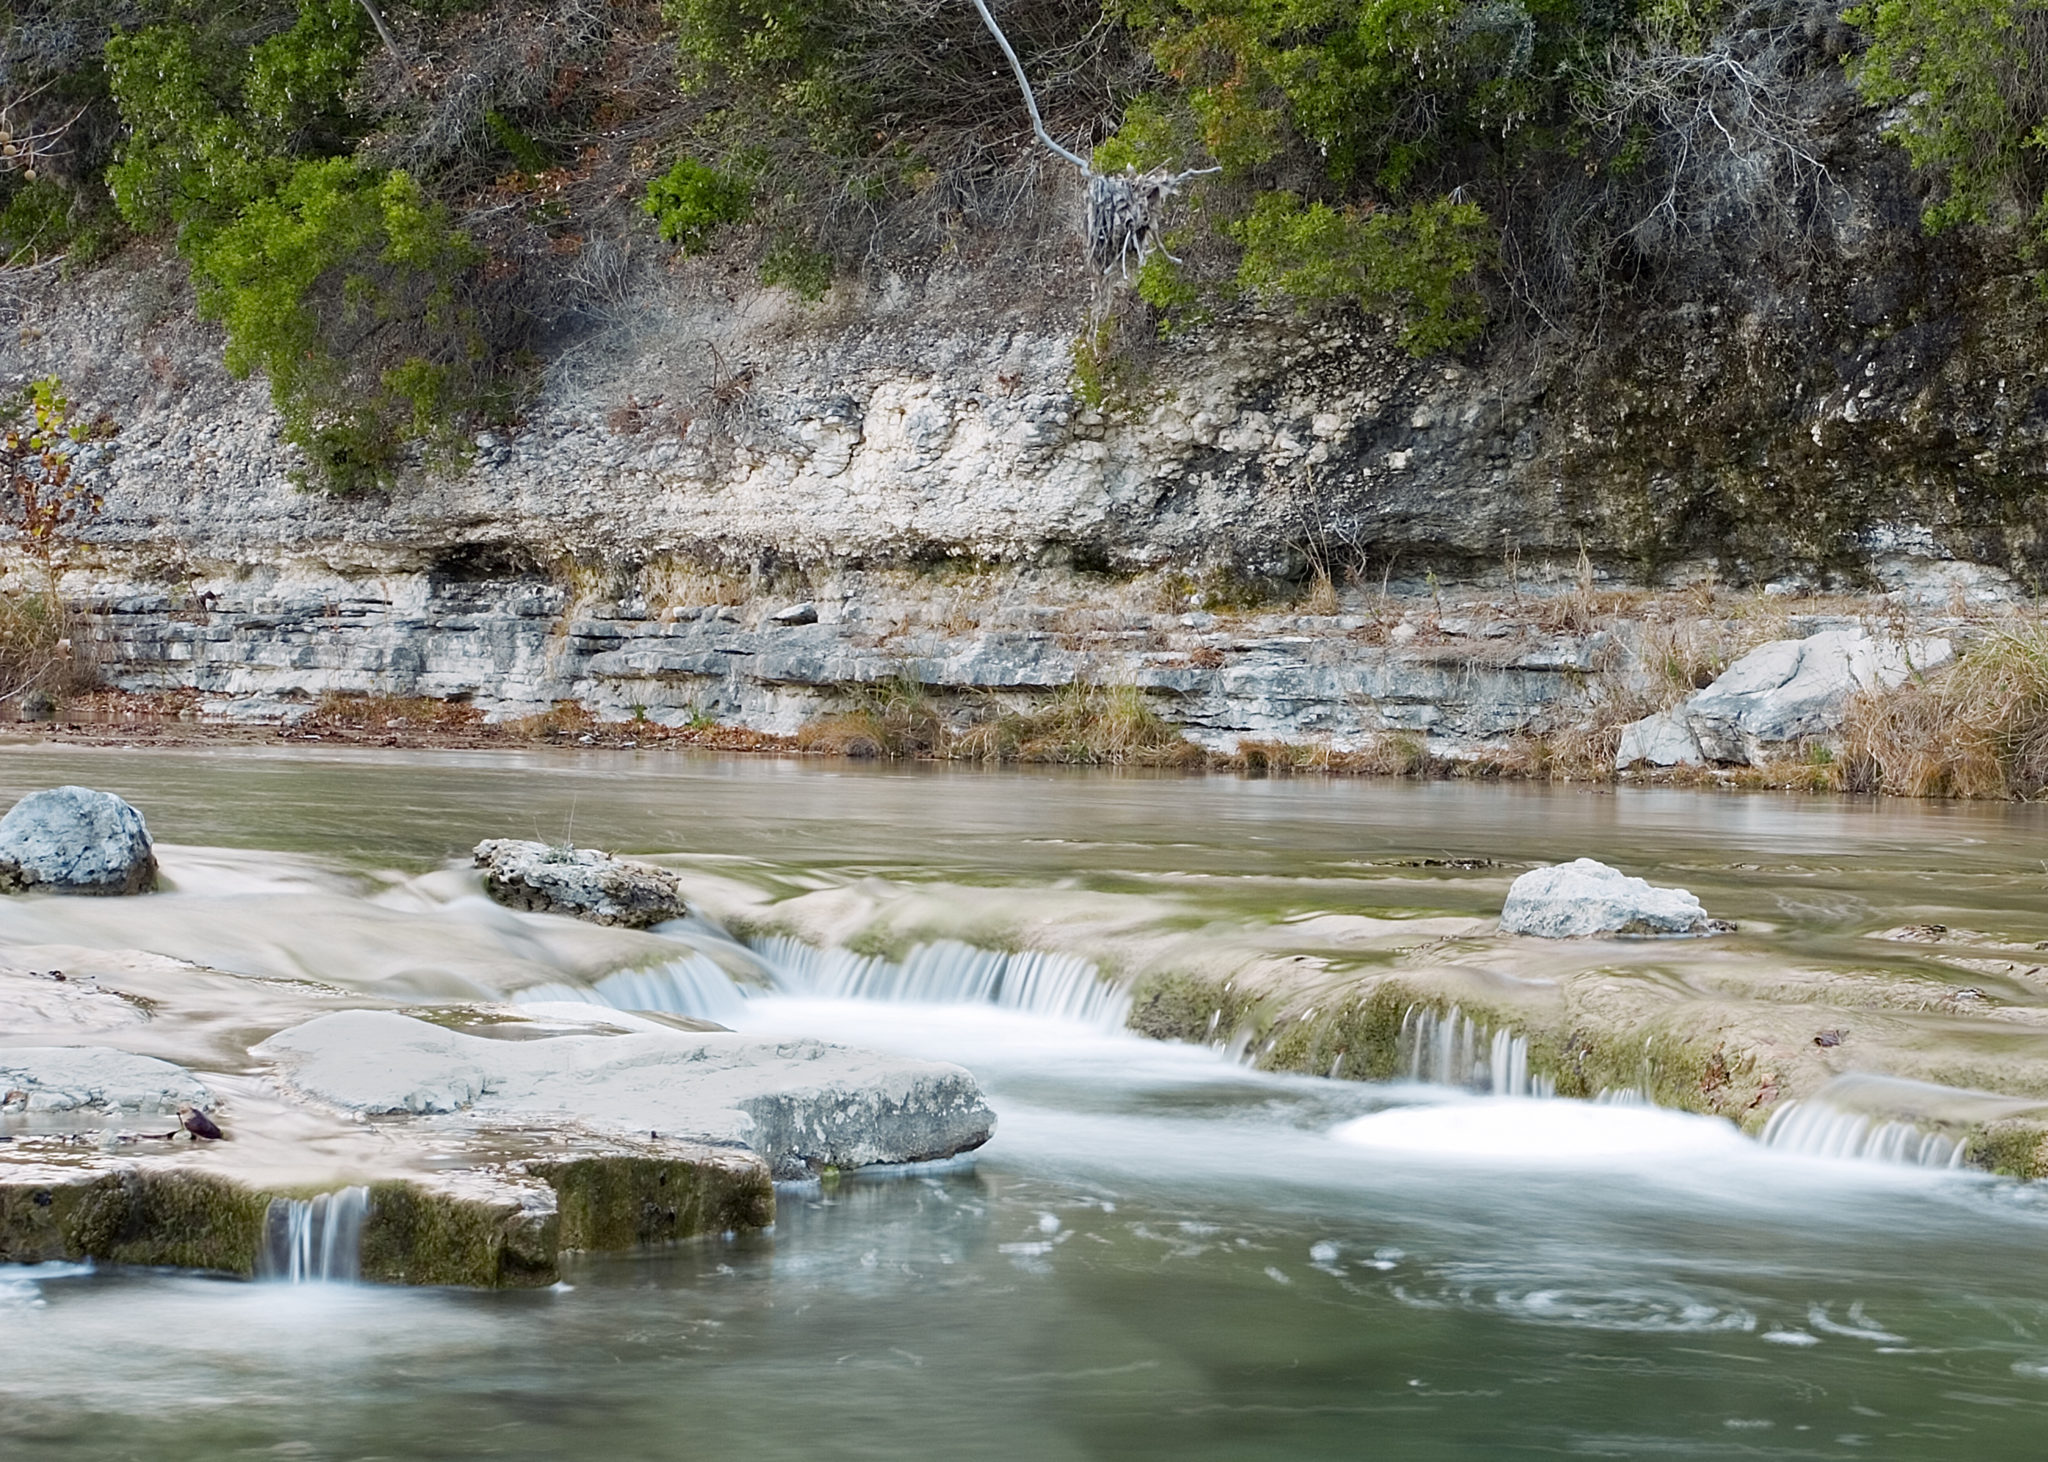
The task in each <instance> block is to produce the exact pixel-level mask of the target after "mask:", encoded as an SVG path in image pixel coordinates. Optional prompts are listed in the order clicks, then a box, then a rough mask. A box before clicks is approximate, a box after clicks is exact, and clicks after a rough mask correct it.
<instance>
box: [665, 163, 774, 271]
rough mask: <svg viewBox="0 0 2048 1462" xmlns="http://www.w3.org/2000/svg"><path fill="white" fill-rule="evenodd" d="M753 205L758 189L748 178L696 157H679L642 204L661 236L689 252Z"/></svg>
mask: <svg viewBox="0 0 2048 1462" xmlns="http://www.w3.org/2000/svg"><path fill="white" fill-rule="evenodd" d="M753 205H754V190H753V188H752V186H751V185H750V184H748V183H747V182H746V181H745V180H744V179H741V178H737V177H734V176H732V175H731V174H729V173H722V172H720V171H719V170H718V169H717V168H714V167H710V166H707V165H706V164H704V163H701V162H699V161H697V160H696V159H695V158H693V157H679V158H677V159H676V162H675V166H674V167H672V168H670V169H669V170H668V171H667V172H666V173H663V174H662V175H661V176H660V177H658V178H656V179H654V181H653V182H651V183H649V184H648V185H647V196H646V198H645V199H643V200H642V201H641V204H640V206H641V208H642V209H644V210H645V211H646V213H647V215H648V217H650V218H652V219H653V220H654V221H655V224H656V225H657V226H658V227H659V228H660V230H661V236H662V237H663V238H664V239H666V240H668V242H670V243H672V244H675V245H677V246H678V247H680V248H681V249H682V251H683V252H684V253H685V254H694V253H697V252H698V251H699V250H701V249H703V248H704V247H705V245H706V244H707V243H709V241H710V239H711V235H712V234H713V233H714V232H715V231H716V230H718V229H719V228H721V227H723V226H724V225H726V224H731V223H742V222H744V221H745V220H746V218H747V215H748V214H749V213H751V212H752V211H753Z"/></svg>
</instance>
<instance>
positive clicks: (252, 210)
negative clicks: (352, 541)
mask: <svg viewBox="0 0 2048 1462" xmlns="http://www.w3.org/2000/svg"><path fill="white" fill-rule="evenodd" d="M193 263H194V266H195V269H196V272H197V274H198V278H199V281H200V308H201V310H202V312H203V313H205V314H207V315H209V316H210V317H212V318H215V319H218V320H220V321H221V323H222V324H223V325H225V326H226V327H227V334H228V345H227V364H228V369H229V370H231V371H233V372H234V373H235V374H237V375H241V376H246V375H248V374H249V373H250V372H252V371H255V370H261V371H263V373H264V374H265V375H266V376H267V377H268V378H269V380H270V390H271V396H272V399H273V400H274V401H275V402H276V403H277V408H278V410H279V412H280V413H281V414H282V415H283V417H284V420H285V431H286V434H287V436H288V437H289V438H290V440H291V441H293V442H294V443H296V444H297V445H298V446H299V448H300V449H301V450H302V451H304V452H305V453H306V454H307V456H308V457H309V458H310V459H311V460H312V463H313V466H314V468H315V470H316V471H317V472H318V473H319V474H320V476H321V478H322V479H323V481H324V482H325V483H326V485H328V486H329V487H332V488H334V489H337V490H340V491H352V490H355V489H359V488H363V487H367V486H370V485H372V484H373V483H376V482H379V481H382V480H385V479H387V478H388V477H389V476H390V473H391V469H392V466H393V463H394V460H395V455H396V447H397V444H398V443H400V442H403V441H408V440H427V441H429V442H430V443H432V442H438V443H439V444H441V445H443V446H452V445H453V432H454V423H455V421H456V420H457V418H458V415H459V414H460V413H461V412H462V410H463V409H464V408H467V407H470V406H472V405H474V404H475V402H474V401H473V400H472V399H471V398H472V397H473V396H474V395H475V394H476V392H477V390H478V389H479V388H480V387H482V385H483V382H482V380H481V379H480V377H481V375H482V372H481V371H480V369H479V363H480V357H481V356H482V354H483V342H482V341H481V340H480V339H478V338H477V337H476V335H475V333H474V330H473V328H472V327H470V325H469V323H468V322H467V321H466V320H465V319H464V318H463V313H464V312H463V311H462V310H461V308H460V307H459V306H458V303H457V299H456V289H455V285H456V279H457V276H458V275H459V274H460V273H461V271H463V270H464V269H466V268H468V267H469V266H471V265H473V264H474V263H476V251H475V248H474V246H473V245H471V244H470V242H469V240H468V238H467V237H466V236H465V235H463V234H462V233H461V232H460V231H459V230H457V229H456V228H455V227H454V226H453V225H452V224H451V223H450V221H449V218H448V214H447V210H446V209H445V208H442V207H441V206H440V205H438V204H435V203H432V202H429V201H428V200H427V199H426V198H425V197H424V196H423V195H422V194H421V192H420V189H419V186H418V184H416V183H415V182H414V181H413V180H412V179H411V178H410V177H408V176H406V175H405V174H404V173H401V172H391V173H382V174H379V173H375V172H372V171H368V170H366V169H364V168H362V167H361V166H359V165H358V164H356V163H355V162H353V161H351V160H350V159H348V158H328V159H324V160H321V161H317V162H302V163H300V164H299V165H298V166H297V167H296V168H295V169H294V170H293V173H292V175H291V177H290V179H289V180H288V181H287V182H286V183H285V185H284V186H283V187H282V188H280V189H279V190H278V191H277V192H276V193H274V194H272V195H270V196H268V197H263V198H258V199H256V200H255V201H254V202H252V203H250V204H249V205H248V206H246V207H245V208H243V209H242V210H241V212H240V213H238V214H237V215H236V216H235V218H234V220H233V221H232V222H231V223H229V224H227V225H225V226H223V227H221V228H220V229H218V230H217V231H215V232H213V233H211V234H210V235H209V236H208V237H207V238H206V239H205V240H204V242H202V243H200V244H198V245H197V246H196V247H195V249H194V252H193ZM394 326H396V327H399V328H398V329H396V330H395V331H394V329H393V327H394ZM386 333H395V334H397V335H399V336H401V337H406V338H407V343H408V344H409V345H411V346H412V348H410V349H408V350H406V352H405V353H404V354H403V355H402V357H401V358H400V359H398V360H397V361H395V362H394V363H392V364H390V365H388V366H386V367H385V368H384V369H383V370H381V371H380V372H379V373H378V374H377V376H376V379H375V383H374V385H373V386H372V385H368V383H366V382H364V381H363V380H362V379H360V377H361V374H362V372H361V371H360V369H358V368H356V367H355V366H353V365H352V364H351V362H355V361H360V360H362V359H363V358H364V357H365V356H366V355H367V354H368V353H369V352H368V351H367V350H366V349H365V346H366V344H367V338H368V337H369V336H371V335H372V334H386ZM366 386H367V389H366Z"/></svg>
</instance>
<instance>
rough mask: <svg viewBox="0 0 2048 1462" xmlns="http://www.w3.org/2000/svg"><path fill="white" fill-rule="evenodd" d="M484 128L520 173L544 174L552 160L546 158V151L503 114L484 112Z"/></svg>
mask: <svg viewBox="0 0 2048 1462" xmlns="http://www.w3.org/2000/svg"><path fill="white" fill-rule="evenodd" d="M484 126H486V127H488V128H489V129H490V132H491V136H492V137H494V138H496V139H497V143H498V146H500V147H502V148H504V149H505V152H506V154H507V155H508V156H509V157H510V158H511V159H512V161H514V162H515V163H517V164H519V169H520V171H521V172H526V173H544V172H546V171H547V170H548V167H549V165H550V164H551V163H552V161H553V159H551V158H550V157H549V156H548V154H547V149H545V148H544V147H542V146H541V145H540V144H539V143H538V142H535V141H534V140H533V139H532V138H531V137H529V136H527V135H526V133H525V132H524V131H522V130H521V129H520V127H519V126H518V124H517V123H515V122H514V121H513V120H512V119H511V118H510V117H507V116H506V115H505V114H504V113H503V112H499V111H489V112H485V113H484Z"/></svg>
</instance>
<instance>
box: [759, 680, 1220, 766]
mask: <svg viewBox="0 0 2048 1462" xmlns="http://www.w3.org/2000/svg"><path fill="white" fill-rule="evenodd" d="M796 744H797V746H798V748H799V749H801V750H804V751H816V752H823V753H825V754H827V755H834V756H850V757H857V758H903V757H917V758H928V759H933V760H941V761H982V762H1051V763H1061V764H1067V765H1076V766H1199V765H1203V764H1205V763H1206V762H1207V760H1208V757H1207V753H1205V752H1204V751H1203V750H1202V749H1201V748H1200V747H1198V746H1196V745H1195V744H1194V743H1193V742H1191V741H1189V740H1188V739H1187V738H1186V737H1185V736H1183V735H1181V733H1180V732H1179V731H1178V730H1176V729H1175V728H1174V727H1173V726H1171V725H1169V724H1168V723H1167V722H1166V721H1165V720H1164V719H1162V718H1161V717H1160V715H1159V713H1158V712H1157V711H1155V710H1153V709H1152V707H1151V705H1150V704H1149V703H1147V701H1146V699H1145V694H1144V692H1143V691H1141V690H1138V689H1137V688H1136V687H1135V686H1097V685H1069V686H1067V687H1065V688H1063V689H1061V690H1060V691H1058V692H1057V693H1055V694H1054V695H1053V696H1052V698H1051V699H1050V700H1048V701H1046V702H1045V703H1044V704H1043V705H1040V706H1037V707H1035V708H1033V709H1031V710H1028V711H1016V710H1011V709H1008V708H1005V707H1002V706H998V705H993V704H991V705H990V706H988V707H987V708H985V709H984V710H983V711H982V712H981V713H979V714H978V715H976V716H975V717H974V718H973V719H971V720H969V721H968V722H967V723H966V724H965V725H960V726H956V725H954V724H953V722H952V721H951V720H950V719H949V718H948V717H947V715H946V714H945V713H944V711H942V710H941V709H940V708H939V707H938V706H937V705H935V704H934V703H933V702H932V700H931V699H930V697H929V696H928V695H927V694H926V693H925V691H924V689H923V687H922V686H919V685H915V684H911V683H907V682H906V683H901V684H895V685H888V686H877V687H872V688H869V689H867V690H865V691H863V693H862V694H861V696H860V698H859V700H858V701H857V702H856V703H855V704H854V705H853V706H852V707H850V708H849V709H847V710H844V711H837V712H834V713H832V714H830V715H826V716H820V717H818V718H817V719H815V720H813V721H811V722H810V723H808V724H807V725H805V726H804V727H803V729H802V730H800V731H799V732H798V733H797V737H796Z"/></svg>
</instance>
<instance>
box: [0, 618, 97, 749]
mask: <svg viewBox="0 0 2048 1462" xmlns="http://www.w3.org/2000/svg"><path fill="white" fill-rule="evenodd" d="M78 629H79V625H78V623H77V621H76V619H75V617H74V616H73V615H72V614H71V613H70V612H69V611H68V610H66V609H65V608H64V607H63V605H61V604H59V603H57V602H56V601H54V600H52V599H51V598H50V597H49V596H48V595H45V594H21V593H14V594H0V707H4V708H5V710H6V712H7V713H10V714H12V715H14V716H16V717H20V718H22V719H25V720H47V719H49V718H50V717H52V716H54V715H55V714H57V712H58V710H59V709H60V708H61V707H62V706H63V704H64V703H65V702H66V701H67V700H70V699H72V698H73V697H75V696H78V695H82V694H84V693H85V692H87V691H90V690H91V689H92V688H93V687H94V686H95V685H96V684H97V683H98V679H99V677H98V675H97V674H96V672H95V667H94V665H93V663H92V660H91V657H90V655H89V653H87V647H86V645H85V643H84V641H83V639H82V637H81V636H80V635H79V634H78V633H77V631H78Z"/></svg>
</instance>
